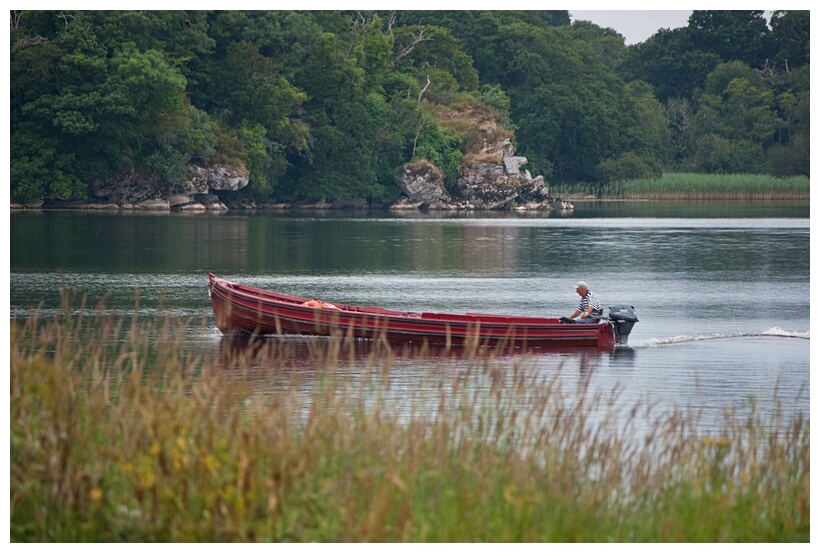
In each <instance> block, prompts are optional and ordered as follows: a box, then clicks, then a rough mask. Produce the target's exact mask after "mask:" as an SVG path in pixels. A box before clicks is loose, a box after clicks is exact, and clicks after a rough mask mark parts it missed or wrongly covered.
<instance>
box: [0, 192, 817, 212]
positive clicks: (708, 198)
mask: <svg viewBox="0 0 820 553" xmlns="http://www.w3.org/2000/svg"><path fill="white" fill-rule="evenodd" d="M561 198H562V199H564V200H571V201H573V202H585V203H586V202H612V203H619V202H624V203H626V202H668V203H674V202H704V203H705V202H749V203H767V202H794V203H804V202H805V203H808V202H810V201H811V196H810V195H809V194H805V195H804V194H800V195H794V194H783V195H777V194H765V195H762V196H761V195H745V194H704V193H700V194H691V195H681V194H656V195H651V196H646V195H640V196H634V197H602V198H598V197H595V196H592V195H590V194H562V195H561ZM350 210H354V211H383V212H409V211H418V212H420V213H424V212H465V213H467V212H470V213H472V212H503V211H516V212H518V211H520V210H519V209H504V210H499V209H478V208H476V209H436V208H429V209H419V208H416V209H407V208H399V207H394V206H384V205H381V206H369V205H366V206H357V207H351V206H341V207H336V206H332V205H331V204H327V203H323V202H318V203H315V204H303V205H293V204H283V203H276V204H266V205H259V206H247V207H246V206H234V207H227V208H224V209H208V208H204V207H202V208H199V209H173V208H171V207H168V206H166V205H158V206H132V205H129V206H128V207H123V206H120V205H117V204H102V203H99V202H87V203H86V202H71V205H62V206H60V205H57V206H54V205H47V206H45V207H44V206H43V203H42V202H39V203H37V202H33V203H29V204H18V203H12V204H11V205H10V206H9V211H10V212H11V213H19V212H32V211H87V212H106V213H226V212H228V211H238V212H250V211H350ZM530 211H532V210H530ZM535 211H544V212H549V211H562V209H560V208H549V209H540V210H535Z"/></svg>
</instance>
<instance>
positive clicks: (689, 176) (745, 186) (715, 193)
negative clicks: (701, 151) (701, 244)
mask: <svg viewBox="0 0 820 553" xmlns="http://www.w3.org/2000/svg"><path fill="white" fill-rule="evenodd" d="M615 190H616V194H617V195H619V196H621V197H623V198H626V199H648V200H808V199H809V178H808V177H806V176H796V177H785V178H779V177H774V176H771V175H748V174H732V175H717V174H715V175H707V174H701V173H664V174H663V176H661V177H660V178H657V179H635V180H628V181H624V182H622V183H617V184H616V186H615Z"/></svg>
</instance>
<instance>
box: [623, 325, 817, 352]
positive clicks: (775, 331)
mask: <svg viewBox="0 0 820 553" xmlns="http://www.w3.org/2000/svg"><path fill="white" fill-rule="evenodd" d="M810 334H811V333H810V331H805V332H800V331H796V330H783V329H782V328H780V327H777V326H775V327H772V328H770V329H768V330H764V331H763V332H738V333H735V334H720V333H715V334H704V335H700V336H687V335H683V336H670V337H668V338H649V339H647V340H639V341H636V342H634V343H630V346H631V347H633V348H641V347H645V348H648V347H654V346H665V345H669V344H684V343H687V342H703V341H706V340H729V339H733V338H758V337H764V336H776V337H780V338H798V339H802V340H809V339H811V336H810Z"/></svg>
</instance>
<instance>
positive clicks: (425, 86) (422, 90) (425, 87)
mask: <svg viewBox="0 0 820 553" xmlns="http://www.w3.org/2000/svg"><path fill="white" fill-rule="evenodd" d="M428 86H430V75H427V84H426V85H424V88H422V89H421V92H419V104H420V103H421V96H422V94H424V91H426V90H427V87H428Z"/></svg>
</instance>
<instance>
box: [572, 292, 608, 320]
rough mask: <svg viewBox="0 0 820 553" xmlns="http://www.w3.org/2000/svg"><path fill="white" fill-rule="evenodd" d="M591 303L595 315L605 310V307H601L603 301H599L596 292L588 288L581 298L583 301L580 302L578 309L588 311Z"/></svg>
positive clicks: (583, 311)
mask: <svg viewBox="0 0 820 553" xmlns="http://www.w3.org/2000/svg"><path fill="white" fill-rule="evenodd" d="M590 305H591V306H592V309H593V311H592V313H593V315H600V314H601V312H602V311H603V309H601V302H600V301H598V296H596V295H595V292H593V291H592V290H587V293H586V295H584V296H583V297H582V298H581V303H579V304H578V311H580V312H581V313H586V312H587V309H589V306H590Z"/></svg>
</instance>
